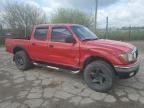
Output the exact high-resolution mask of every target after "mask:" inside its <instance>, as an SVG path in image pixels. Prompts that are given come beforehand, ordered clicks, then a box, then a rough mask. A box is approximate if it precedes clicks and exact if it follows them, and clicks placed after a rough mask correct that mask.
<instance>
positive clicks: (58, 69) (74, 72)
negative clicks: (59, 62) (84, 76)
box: [33, 62, 80, 74]
mask: <svg viewBox="0 0 144 108" xmlns="http://www.w3.org/2000/svg"><path fill="white" fill-rule="evenodd" d="M33 64H34V65H35V66H40V67H45V68H49V69H53V70H57V71H60V70H64V71H68V72H70V73H72V74H78V73H79V72H80V70H76V71H73V70H69V69H63V68H58V67H53V66H49V65H45V64H41V63H37V62H33Z"/></svg>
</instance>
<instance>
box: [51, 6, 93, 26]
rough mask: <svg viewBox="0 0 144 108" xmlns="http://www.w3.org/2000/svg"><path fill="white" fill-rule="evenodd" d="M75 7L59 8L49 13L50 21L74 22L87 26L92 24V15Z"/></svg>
mask: <svg viewBox="0 0 144 108" xmlns="http://www.w3.org/2000/svg"><path fill="white" fill-rule="evenodd" d="M91 16H92V15H88V14H86V13H84V12H83V11H80V10H76V9H65V8H59V9H57V10H56V11H55V12H54V13H52V15H51V22H52V23H75V24H81V25H84V26H87V27H92V26H93V21H94V20H93V17H91Z"/></svg>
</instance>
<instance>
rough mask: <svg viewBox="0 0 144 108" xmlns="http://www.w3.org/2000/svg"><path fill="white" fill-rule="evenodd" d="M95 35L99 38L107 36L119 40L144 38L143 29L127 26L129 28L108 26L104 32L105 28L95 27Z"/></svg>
mask: <svg viewBox="0 0 144 108" xmlns="http://www.w3.org/2000/svg"><path fill="white" fill-rule="evenodd" d="M106 33H107V34H106ZM97 36H98V37H100V38H107V39H112V40H121V41H137V40H144V29H143V28H129V29H114V28H110V29H108V32H106V30H105V29H97ZM106 36H107V37H106Z"/></svg>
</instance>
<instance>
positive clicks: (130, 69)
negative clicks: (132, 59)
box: [114, 61, 140, 79]
mask: <svg viewBox="0 0 144 108" xmlns="http://www.w3.org/2000/svg"><path fill="white" fill-rule="evenodd" d="M114 67H115V71H116V73H117V76H118V78H120V79H127V78H130V77H133V76H135V75H136V74H137V72H138V71H139V67H140V63H139V61H137V62H136V63H134V64H132V65H128V66H114Z"/></svg>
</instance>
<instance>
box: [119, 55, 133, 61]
mask: <svg viewBox="0 0 144 108" xmlns="http://www.w3.org/2000/svg"><path fill="white" fill-rule="evenodd" d="M120 58H121V59H122V60H123V61H124V62H131V61H133V54H131V53H125V54H120Z"/></svg>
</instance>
